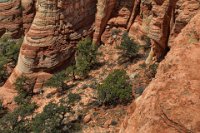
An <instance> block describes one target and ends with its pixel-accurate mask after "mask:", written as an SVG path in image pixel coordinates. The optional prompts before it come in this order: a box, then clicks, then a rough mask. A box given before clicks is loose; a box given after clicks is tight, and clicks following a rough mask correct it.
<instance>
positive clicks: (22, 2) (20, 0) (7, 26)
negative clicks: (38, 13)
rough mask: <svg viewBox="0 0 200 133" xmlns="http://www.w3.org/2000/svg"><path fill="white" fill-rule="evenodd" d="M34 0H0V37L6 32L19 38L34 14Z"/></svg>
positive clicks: (28, 25) (27, 27)
mask: <svg viewBox="0 0 200 133" xmlns="http://www.w3.org/2000/svg"><path fill="white" fill-rule="evenodd" d="M34 3H35V2H34V0H0V37H1V36H2V35H3V34H5V33H7V34H8V35H11V37H13V38H20V37H21V36H22V35H23V34H24V32H27V31H28V29H29V27H30V25H31V23H32V21H33V18H34V15H35V6H34Z"/></svg>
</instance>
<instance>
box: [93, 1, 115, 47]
mask: <svg viewBox="0 0 200 133" xmlns="http://www.w3.org/2000/svg"><path fill="white" fill-rule="evenodd" d="M115 4H116V0H98V3H97V13H96V20H95V32H94V35H93V43H94V44H97V43H99V41H100V40H101V35H102V33H103V31H104V29H105V26H106V24H107V22H108V20H109V18H110V15H111V13H112V11H113V8H114V7H115Z"/></svg>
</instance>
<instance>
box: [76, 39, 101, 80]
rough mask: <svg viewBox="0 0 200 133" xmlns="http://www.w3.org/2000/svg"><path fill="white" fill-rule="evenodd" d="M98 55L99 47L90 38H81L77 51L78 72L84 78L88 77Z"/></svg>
mask: <svg viewBox="0 0 200 133" xmlns="http://www.w3.org/2000/svg"><path fill="white" fill-rule="evenodd" d="M97 55H99V52H98V47H97V45H95V44H93V43H92V40H91V39H90V38H85V39H83V40H81V41H80V42H79V43H78V45H77V51H76V64H75V67H76V74H77V75H78V76H80V77H83V78H85V77H87V75H88V73H89V71H90V70H91V69H92V67H93V66H94V65H95V64H96V63H97Z"/></svg>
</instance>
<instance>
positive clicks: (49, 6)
mask: <svg viewBox="0 0 200 133" xmlns="http://www.w3.org/2000/svg"><path fill="white" fill-rule="evenodd" d="M95 13H96V0H73V1H65V0H60V1H57V0H38V1H37V3H36V14H35V17H34V19H33V22H32V24H31V27H30V29H29V30H28V32H27V33H26V35H25V37H24V41H23V43H22V47H21V50H20V54H19V58H18V63H17V66H16V68H15V70H14V72H13V74H12V75H11V77H10V78H9V80H8V82H7V84H10V83H11V84H12V83H13V82H14V81H15V79H16V77H18V76H16V75H21V74H29V76H34V75H40V74H39V73H40V72H49V71H51V70H53V69H55V68H57V67H59V66H60V65H63V64H67V63H68V62H69V59H70V58H71V57H72V56H73V54H74V50H75V45H76V43H77V42H78V41H79V40H80V39H81V38H82V37H84V36H88V35H92V33H93V29H92V27H91V25H92V23H93V22H94V19H95Z"/></svg>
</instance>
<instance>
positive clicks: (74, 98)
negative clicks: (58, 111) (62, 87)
mask: <svg viewBox="0 0 200 133" xmlns="http://www.w3.org/2000/svg"><path fill="white" fill-rule="evenodd" d="M79 100H81V96H80V95H79V94H75V93H69V94H68V102H69V103H70V104H73V103H75V102H76V101H79Z"/></svg>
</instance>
